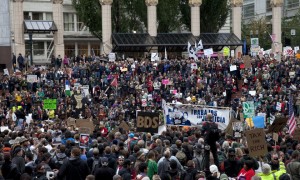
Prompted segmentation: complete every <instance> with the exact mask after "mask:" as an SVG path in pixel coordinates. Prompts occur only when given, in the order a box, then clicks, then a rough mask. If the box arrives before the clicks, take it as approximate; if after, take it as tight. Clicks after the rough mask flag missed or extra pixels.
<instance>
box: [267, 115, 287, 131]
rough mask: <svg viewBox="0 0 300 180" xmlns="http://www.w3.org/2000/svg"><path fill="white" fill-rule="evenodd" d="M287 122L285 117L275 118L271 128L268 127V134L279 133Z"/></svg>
mask: <svg viewBox="0 0 300 180" xmlns="http://www.w3.org/2000/svg"><path fill="white" fill-rule="evenodd" d="M287 121H288V118H285V117H276V118H275V120H274V122H273V123H272V125H271V126H269V129H268V132H280V131H281V130H282V129H283V128H284V127H285V126H286V123H287Z"/></svg>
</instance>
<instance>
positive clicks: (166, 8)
mask: <svg viewBox="0 0 300 180" xmlns="http://www.w3.org/2000/svg"><path fill="white" fill-rule="evenodd" d="M179 6H180V0H159V1H158V5H157V20H158V28H157V32H159V33H168V32H172V31H174V30H176V29H177V28H178V27H180V25H181V24H182V23H181V21H180V8H179Z"/></svg>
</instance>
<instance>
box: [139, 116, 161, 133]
mask: <svg viewBox="0 0 300 180" xmlns="http://www.w3.org/2000/svg"><path fill="white" fill-rule="evenodd" d="M136 126H137V127H136V131H137V132H150V133H158V126H159V113H156V112H142V111H138V112H137V119H136Z"/></svg>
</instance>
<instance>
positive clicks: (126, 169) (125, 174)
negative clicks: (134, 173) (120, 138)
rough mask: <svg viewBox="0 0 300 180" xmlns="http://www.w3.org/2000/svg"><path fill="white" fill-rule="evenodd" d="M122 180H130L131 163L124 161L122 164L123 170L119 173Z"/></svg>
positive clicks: (127, 160)
mask: <svg viewBox="0 0 300 180" xmlns="http://www.w3.org/2000/svg"><path fill="white" fill-rule="evenodd" d="M119 175H120V176H121V177H122V179H123V180H131V161H130V160H129V159H126V160H125V161H124V163H123V168H122V169H121V171H120V172H119Z"/></svg>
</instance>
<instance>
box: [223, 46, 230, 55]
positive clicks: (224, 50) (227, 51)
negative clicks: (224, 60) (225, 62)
mask: <svg viewBox="0 0 300 180" xmlns="http://www.w3.org/2000/svg"><path fill="white" fill-rule="evenodd" d="M229 53H230V49H229V47H224V48H223V56H229Z"/></svg>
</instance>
